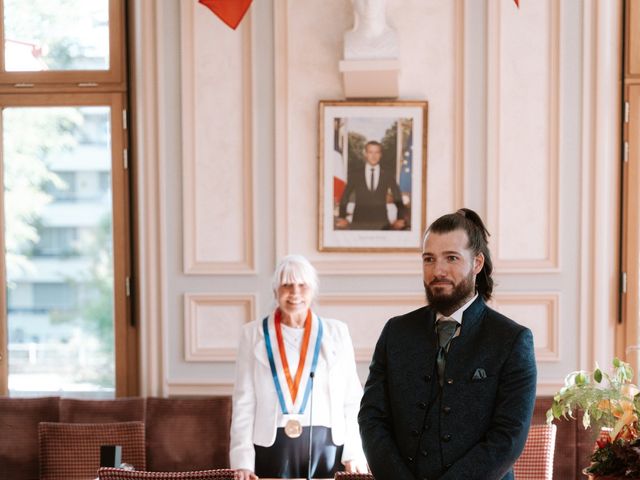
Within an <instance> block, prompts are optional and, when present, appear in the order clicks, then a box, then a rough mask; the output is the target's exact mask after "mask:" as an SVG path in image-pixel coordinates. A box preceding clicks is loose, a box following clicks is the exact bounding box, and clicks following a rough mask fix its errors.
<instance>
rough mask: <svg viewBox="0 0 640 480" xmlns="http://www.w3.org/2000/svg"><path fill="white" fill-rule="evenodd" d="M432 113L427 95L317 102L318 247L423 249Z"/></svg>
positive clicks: (324, 249) (329, 249)
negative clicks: (425, 99)
mask: <svg viewBox="0 0 640 480" xmlns="http://www.w3.org/2000/svg"><path fill="white" fill-rule="evenodd" d="M427 113H428V102H427V101H423V100H397V101H348V100H346V101H341V100H321V101H320V102H319V105H318V250H319V251H321V252H409V251H410V252H415V251H419V250H420V248H421V246H422V234H423V232H424V229H425V224H426V198H427V121H428V116H427ZM376 165H378V167H376ZM372 170H373V172H375V174H374V173H373V172H372ZM370 175H371V176H370Z"/></svg>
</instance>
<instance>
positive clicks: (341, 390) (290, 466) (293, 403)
mask: <svg viewBox="0 0 640 480" xmlns="http://www.w3.org/2000/svg"><path fill="white" fill-rule="evenodd" d="M317 291H318V277H317V274H316V271H315V269H314V268H313V266H311V264H310V263H309V261H308V260H307V259H306V258H304V257H302V256H299V255H289V256H287V257H285V258H283V259H282V260H281V261H280V263H279V264H278V266H277V267H276V271H275V273H274V275H273V293H274V295H275V300H276V303H277V306H276V308H275V310H274V311H273V312H272V313H271V314H270V315H269V316H267V317H265V318H264V319H263V320H258V321H254V322H251V323H249V324H247V325H246V326H245V327H244V330H243V333H242V339H241V341H240V347H239V350H238V361H237V365H236V384H235V391H234V393H233V415H232V420H231V447H230V459H231V468H234V469H237V470H239V471H240V473H241V477H240V478H242V479H243V480H253V479H256V478H258V476H262V477H274V478H296V477H306V476H307V469H308V465H309V464H310V465H311V466H310V473H311V476H312V477H316V478H322V477H324V478H327V477H331V478H333V476H334V473H335V472H336V471H340V470H346V471H348V472H365V471H366V463H365V458H364V453H363V451H362V445H361V443H360V435H359V433H358V424H357V418H356V417H357V414H358V409H359V403H360V397H361V396H362V387H361V385H360V381H359V380H358V376H357V373H356V365H355V359H354V356H353V346H352V344H351V337H350V336H349V331H348V330H347V326H346V325H345V324H344V323H342V322H339V321H337V320H332V319H329V318H320V317H318V316H317V315H316V314H315V313H313V312H312V311H311V303H312V301H313V299H314V298H315V295H316V294H317ZM309 425H313V429H312V430H313V433H312V445H313V448H312V453H311V461H309V438H310V433H311V432H310V428H309Z"/></svg>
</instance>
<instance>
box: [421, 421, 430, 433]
mask: <svg viewBox="0 0 640 480" xmlns="http://www.w3.org/2000/svg"><path fill="white" fill-rule="evenodd" d="M430 428H431V425H429V424H428V423H427V424H426V425H425V426H424V428H423V430H424V431H425V432H426V431H427V430H429V429H430Z"/></svg>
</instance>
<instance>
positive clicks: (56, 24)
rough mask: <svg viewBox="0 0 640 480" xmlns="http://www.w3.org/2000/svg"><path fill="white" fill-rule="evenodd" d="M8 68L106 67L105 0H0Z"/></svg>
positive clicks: (77, 68) (93, 68) (107, 55)
mask: <svg viewBox="0 0 640 480" xmlns="http://www.w3.org/2000/svg"><path fill="white" fill-rule="evenodd" d="M4 31H5V41H4V52H5V69H6V70H7V71H9V72H32V71H42V70H53V71H55V70H108V69H109V0H90V1H87V0H4Z"/></svg>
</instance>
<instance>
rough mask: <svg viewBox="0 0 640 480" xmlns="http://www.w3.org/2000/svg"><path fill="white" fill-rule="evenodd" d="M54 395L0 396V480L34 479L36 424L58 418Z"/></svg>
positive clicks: (36, 468) (57, 399)
mask: <svg viewBox="0 0 640 480" xmlns="http://www.w3.org/2000/svg"><path fill="white" fill-rule="evenodd" d="M59 400H60V399H59V398H58V397H41V398H9V397H2V398H0V480H9V479H11V480H37V479H38V478H40V473H39V471H38V424H39V423H40V422H57V421H58V401H59Z"/></svg>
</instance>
